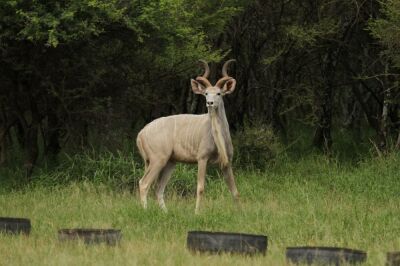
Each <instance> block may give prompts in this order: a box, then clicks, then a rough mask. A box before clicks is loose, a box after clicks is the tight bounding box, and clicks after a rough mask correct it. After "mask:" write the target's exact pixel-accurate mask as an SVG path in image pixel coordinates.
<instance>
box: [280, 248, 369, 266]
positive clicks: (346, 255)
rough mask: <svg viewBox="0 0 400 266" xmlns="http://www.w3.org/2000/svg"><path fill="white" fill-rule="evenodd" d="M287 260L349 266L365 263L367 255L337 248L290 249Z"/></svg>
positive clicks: (287, 252) (287, 250) (357, 251)
mask: <svg viewBox="0 0 400 266" xmlns="http://www.w3.org/2000/svg"><path fill="white" fill-rule="evenodd" d="M286 259H287V260H288V261H289V262H291V263H294V264H298V263H305V264H308V265H311V264H314V263H315V264H318V265H319V264H322V265H337V266H338V265H342V264H345V265H348V264H359V263H362V262H365V261H366V259H367V253H366V252H364V251H361V250H354V249H348V248H336V247H288V248H286Z"/></svg>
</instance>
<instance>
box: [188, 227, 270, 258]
mask: <svg viewBox="0 0 400 266" xmlns="http://www.w3.org/2000/svg"><path fill="white" fill-rule="evenodd" d="M267 244H268V239H267V237H266V236H263V235H250V234H241V233H224V232H205V231H190V232H188V235H187V248H188V249H189V250H190V251H192V252H205V253H217V254H218V253H223V252H227V253H236V254H245V255H254V254H257V253H261V254H263V255H265V253H266V250H267Z"/></svg>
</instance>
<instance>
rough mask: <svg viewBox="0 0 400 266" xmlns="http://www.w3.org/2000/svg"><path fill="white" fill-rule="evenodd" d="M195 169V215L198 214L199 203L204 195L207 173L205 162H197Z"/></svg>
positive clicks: (202, 160)
mask: <svg viewBox="0 0 400 266" xmlns="http://www.w3.org/2000/svg"><path fill="white" fill-rule="evenodd" d="M197 167H198V169H197V198H196V209H195V214H199V211H200V201H201V197H202V196H203V193H204V184H205V180H206V171H207V160H206V159H201V160H199V161H198V166H197Z"/></svg>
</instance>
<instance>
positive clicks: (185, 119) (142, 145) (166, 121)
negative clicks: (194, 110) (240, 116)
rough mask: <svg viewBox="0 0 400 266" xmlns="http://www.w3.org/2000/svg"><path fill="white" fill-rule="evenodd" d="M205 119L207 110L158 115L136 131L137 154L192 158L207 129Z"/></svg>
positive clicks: (179, 159) (194, 158)
mask: <svg viewBox="0 0 400 266" xmlns="http://www.w3.org/2000/svg"><path fill="white" fill-rule="evenodd" d="M207 122H208V120H207V114H204V115H192V114H182V115H172V116H167V117H161V118H158V119H156V120H154V121H152V122H150V123H149V124H147V125H146V126H145V127H144V128H143V129H142V130H141V131H140V132H139V134H138V137H137V140H136V141H137V145H138V148H139V151H140V154H141V155H142V157H143V159H144V160H145V161H146V160H151V158H152V157H155V156H157V157H159V158H160V157H161V158H166V159H168V158H173V159H174V160H176V161H183V162H195V161H196V159H197V158H196V157H197V154H198V149H199V146H200V143H201V141H202V139H204V138H206V137H207V134H209V133H210V126H207V125H208V123H207ZM210 136H211V135H210Z"/></svg>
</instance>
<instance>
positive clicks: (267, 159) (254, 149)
mask: <svg viewBox="0 0 400 266" xmlns="http://www.w3.org/2000/svg"><path fill="white" fill-rule="evenodd" d="M232 141H233V145H234V149H235V156H234V163H235V164H237V165H239V166H242V167H245V168H250V167H254V168H258V169H260V168H264V167H266V166H267V165H268V164H269V163H271V162H274V159H275V158H276V157H277V155H278V154H280V153H281V152H282V151H283V146H282V145H281V143H280V142H279V139H278V137H277V136H276V135H275V134H274V132H273V130H272V129H271V128H270V127H268V126H266V125H263V124H261V123H256V124H254V125H252V126H249V125H245V126H244V128H243V129H242V130H240V131H238V132H236V133H235V134H234V136H233V140H232Z"/></svg>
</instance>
